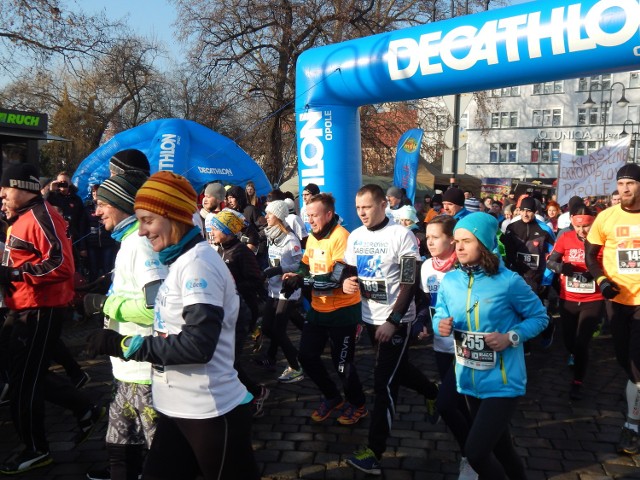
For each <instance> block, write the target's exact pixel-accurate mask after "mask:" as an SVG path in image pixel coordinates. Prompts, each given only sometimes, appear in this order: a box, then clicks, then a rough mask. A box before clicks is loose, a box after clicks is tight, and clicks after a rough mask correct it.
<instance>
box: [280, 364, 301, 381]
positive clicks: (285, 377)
mask: <svg viewBox="0 0 640 480" xmlns="http://www.w3.org/2000/svg"><path fill="white" fill-rule="evenodd" d="M300 380H304V373H303V372H302V369H299V370H295V369H293V368H291V367H287V368H285V369H284V372H282V375H280V376H279V377H278V381H279V382H280V383H295V382H299V381H300Z"/></svg>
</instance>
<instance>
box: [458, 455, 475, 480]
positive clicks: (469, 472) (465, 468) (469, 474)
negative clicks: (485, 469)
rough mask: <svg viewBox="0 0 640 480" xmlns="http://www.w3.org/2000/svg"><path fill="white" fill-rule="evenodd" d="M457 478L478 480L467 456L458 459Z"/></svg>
mask: <svg viewBox="0 0 640 480" xmlns="http://www.w3.org/2000/svg"><path fill="white" fill-rule="evenodd" d="M458 480H478V474H477V473H476V471H475V470H474V469H473V467H472V466H471V465H470V464H469V460H467V457H462V458H461V459H460V474H459V475H458Z"/></svg>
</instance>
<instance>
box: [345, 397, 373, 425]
mask: <svg viewBox="0 0 640 480" xmlns="http://www.w3.org/2000/svg"><path fill="white" fill-rule="evenodd" d="M367 415H369V410H367V407H366V405H362V406H361V407H356V406H355V405H352V404H351V403H349V402H345V403H344V408H343V409H342V415H340V416H339V417H338V423H340V424H342V425H354V424H356V423H358V422H359V421H360V419H361V418H364V417H366V416H367Z"/></svg>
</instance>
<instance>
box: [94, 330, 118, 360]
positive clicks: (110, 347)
mask: <svg viewBox="0 0 640 480" xmlns="http://www.w3.org/2000/svg"><path fill="white" fill-rule="evenodd" d="M124 338H125V336H124V335H120V334H119V333H118V332H116V331H114V330H109V329H102V330H98V331H96V332H94V333H92V334H91V335H89V336H88V337H87V353H88V354H89V356H90V357H91V358H95V357H96V356H97V355H100V354H105V355H109V356H110V357H118V358H123V359H124V354H123V352H122V340H123V339H124Z"/></svg>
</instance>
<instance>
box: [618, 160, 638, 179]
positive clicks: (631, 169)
mask: <svg viewBox="0 0 640 480" xmlns="http://www.w3.org/2000/svg"><path fill="white" fill-rule="evenodd" d="M623 178H627V179H629V180H635V181H636V182H640V165H638V164H637V163H627V164H626V165H624V166H622V168H620V170H618V174H617V175H616V180H621V179H623Z"/></svg>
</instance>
